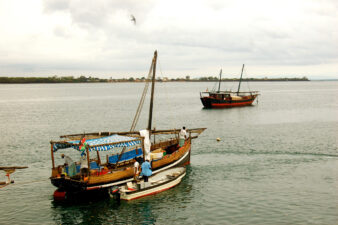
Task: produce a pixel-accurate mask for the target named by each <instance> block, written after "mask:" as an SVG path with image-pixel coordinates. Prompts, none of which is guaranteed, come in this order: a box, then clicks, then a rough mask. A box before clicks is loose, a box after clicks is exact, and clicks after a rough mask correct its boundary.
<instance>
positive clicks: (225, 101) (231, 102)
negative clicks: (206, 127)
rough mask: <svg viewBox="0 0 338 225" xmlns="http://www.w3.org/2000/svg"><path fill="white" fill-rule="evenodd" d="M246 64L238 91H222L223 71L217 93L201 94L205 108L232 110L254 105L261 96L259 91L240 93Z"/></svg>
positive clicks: (206, 92)
mask: <svg viewBox="0 0 338 225" xmlns="http://www.w3.org/2000/svg"><path fill="white" fill-rule="evenodd" d="M243 70H244V64H243V67H242V72H241V78H240V80H239V84H238V89H237V91H236V92H234V91H221V90H220V87H221V81H222V70H221V71H220V74H219V83H218V90H217V91H205V92H200V98H201V102H202V104H203V106H204V108H230V107H239V106H249V105H252V103H253V102H254V100H255V99H256V97H257V96H258V95H259V92H258V91H246V92H240V88H241V82H242V75H243Z"/></svg>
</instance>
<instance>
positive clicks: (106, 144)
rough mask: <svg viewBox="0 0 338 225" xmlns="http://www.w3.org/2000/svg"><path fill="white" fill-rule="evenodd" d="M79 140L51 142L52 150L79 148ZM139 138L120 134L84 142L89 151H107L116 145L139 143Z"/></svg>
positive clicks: (128, 145) (125, 145) (127, 145)
mask: <svg viewBox="0 0 338 225" xmlns="http://www.w3.org/2000/svg"><path fill="white" fill-rule="evenodd" d="M79 143H80V141H79V140H77V141H66V142H56V143H54V144H53V151H54V152H56V151H57V150H59V149H64V148H74V149H76V150H78V151H80V150H79ZM140 143H141V140H140V139H138V138H134V137H128V136H121V135H117V134H114V135H111V136H107V137H102V138H96V139H88V140H86V142H85V144H87V146H88V149H89V151H108V150H110V149H113V148H118V147H131V146H134V145H137V144H140ZM74 144H75V145H74Z"/></svg>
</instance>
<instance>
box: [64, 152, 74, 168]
mask: <svg viewBox="0 0 338 225" xmlns="http://www.w3.org/2000/svg"><path fill="white" fill-rule="evenodd" d="M61 158H63V159H65V164H64V165H65V166H70V165H71V164H72V163H73V160H72V158H70V157H69V156H68V155H65V154H62V155H61Z"/></svg>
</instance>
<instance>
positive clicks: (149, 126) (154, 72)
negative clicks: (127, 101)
mask: <svg viewBox="0 0 338 225" xmlns="http://www.w3.org/2000/svg"><path fill="white" fill-rule="evenodd" d="M156 60H157V51H155V52H154V58H153V78H152V81H151V98H150V107H149V120H148V130H149V137H150V132H151V122H152V117H153V103H154V89H155V75H156Z"/></svg>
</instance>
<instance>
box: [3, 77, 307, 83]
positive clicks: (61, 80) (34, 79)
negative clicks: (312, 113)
mask: <svg viewBox="0 0 338 225" xmlns="http://www.w3.org/2000/svg"><path fill="white" fill-rule="evenodd" d="M145 80H146V79H145V77H142V78H134V77H130V78H122V79H112V78H110V79H100V78H94V77H91V76H89V77H85V76H80V77H78V78H74V77H73V76H67V77H57V76H53V77H0V83H3V84H26V83H99V82H101V83H106V82H144V81H145ZM156 80H157V81H159V82H171V81H187V82H205V81H218V78H217V77H212V76H209V77H200V78H190V76H186V77H185V78H171V79H169V78H167V77H163V78H160V77H158V78H156ZM222 81H229V82H231V81H239V79H238V78H223V79H222ZM243 81H309V79H308V78H307V77H302V78H296V77H295V78H267V77H265V78H244V79H243Z"/></svg>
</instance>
